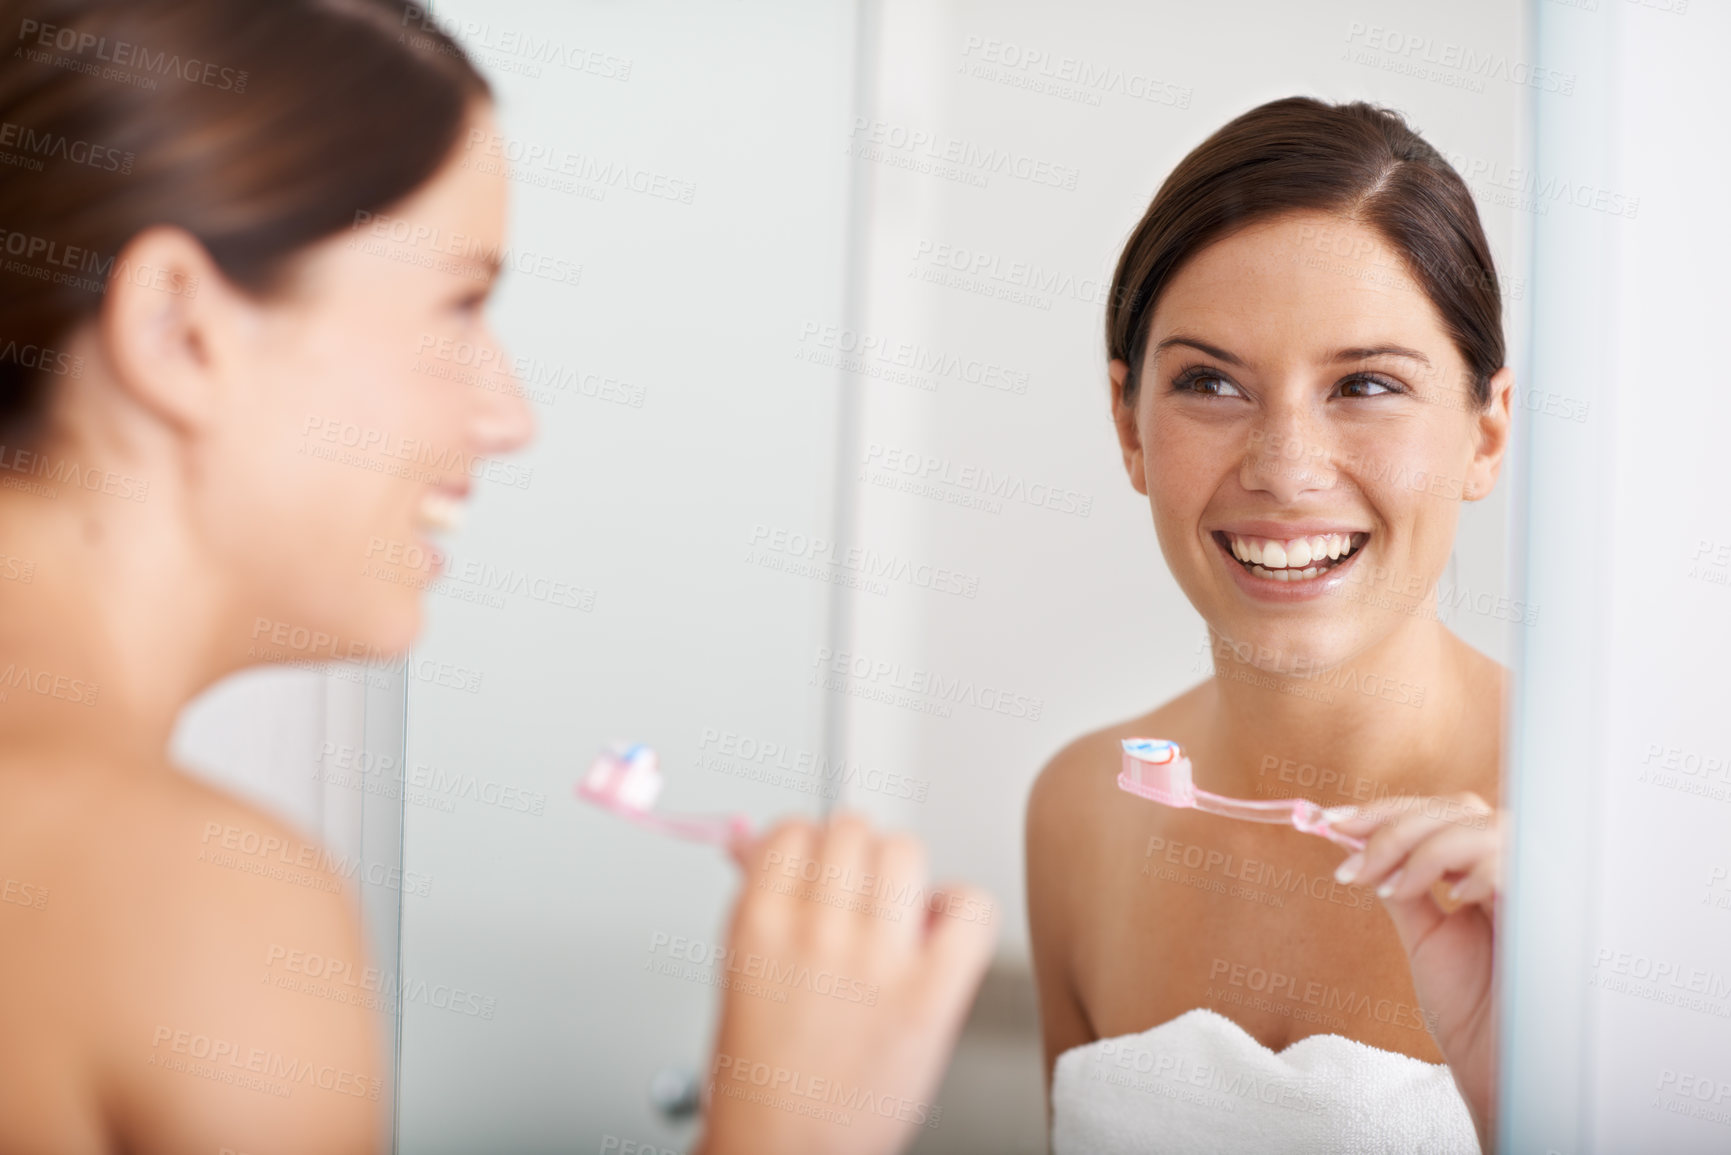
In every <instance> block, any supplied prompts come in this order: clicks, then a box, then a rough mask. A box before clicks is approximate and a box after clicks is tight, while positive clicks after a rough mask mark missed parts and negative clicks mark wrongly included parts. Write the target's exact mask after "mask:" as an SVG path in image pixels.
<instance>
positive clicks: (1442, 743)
mask: <svg viewBox="0 0 1731 1155" xmlns="http://www.w3.org/2000/svg"><path fill="white" fill-rule="evenodd" d="M1210 638H1211V641H1212V643H1213V645H1212V650H1213V658H1214V679H1213V682H1212V685H1211V687H1210V690H1209V697H1208V698H1207V699H1205V700H1206V701H1208V702H1210V703H1212V709H1211V710H1210V711H1209V713H1210V715H1211V717H1212V721H1211V722H1210V724H1208V725H1207V726H1206V727H1205V728H1204V733H1205V734H1206V735H1207V739H1208V749H1209V754H1210V758H1211V761H1212V762H1213V764H1212V765H1209V766H1204V767H1198V768H1197V771H1196V782H1197V785H1198V786H1200V787H1202V788H1203V789H1205V790H1211V791H1213V792H1215V793H1218V794H1226V795H1231V796H1233V797H1240V798H1287V797H1299V798H1310V799H1312V800H1313V801H1315V802H1318V803H1321V804H1322V805H1324V806H1338V805H1347V804H1360V805H1362V804H1364V803H1366V802H1369V801H1372V800H1374V799H1376V798H1379V797H1383V796H1385V795H1388V794H1437V793H1445V792H1450V791H1455V790H1463V789H1470V788H1475V787H1477V786H1478V785H1479V783H1478V781H1477V779H1476V777H1475V775H1476V773H1477V771H1478V769H1479V768H1478V767H1477V766H1476V765H1470V764H1468V762H1467V760H1466V759H1463V758H1460V757H1459V756H1458V753H1459V751H1461V750H1462V749H1463V748H1464V745H1465V744H1464V743H1463V742H1462V741H1461V740H1460V738H1461V735H1460V728H1461V726H1462V725H1463V724H1464V723H1465V722H1466V720H1467V717H1466V716H1467V710H1466V707H1467V688H1466V687H1465V685H1464V681H1465V676H1466V674H1465V669H1464V665H1463V661H1462V651H1463V650H1464V648H1465V647H1464V644H1463V643H1462V642H1460V641H1459V640H1458V639H1456V638H1455V637H1454V636H1453V635H1452V634H1451V633H1449V632H1448V630H1447V628H1446V627H1444V626H1443V625H1442V624H1441V623H1439V622H1436V621H1435V620H1432V619H1429V618H1424V617H1405V618H1404V620H1403V621H1402V622H1401V624H1400V627H1399V628H1398V629H1396V630H1395V631H1394V632H1393V633H1391V634H1389V635H1388V636H1386V637H1384V638H1382V639H1381V640H1379V641H1378V642H1377V643H1376V644H1375V645H1373V646H1371V647H1370V648H1368V649H1366V650H1365V651H1363V652H1361V653H1359V654H1357V655H1355V656H1354V657H1352V658H1351V659H1350V660H1348V661H1346V662H1343V663H1341V664H1339V665H1336V666H1331V667H1323V666H1320V665H1312V664H1306V663H1303V662H1296V663H1294V662H1290V661H1289V662H1286V663H1284V665H1279V664H1276V663H1273V662H1271V661H1270V660H1269V659H1268V657H1267V655H1266V654H1263V655H1257V654H1253V653H1250V652H1248V651H1247V649H1246V647H1243V646H1239V647H1236V648H1235V647H1234V646H1233V645H1232V644H1231V643H1230V642H1228V641H1227V640H1225V639H1223V638H1221V637H1220V636H1219V635H1218V634H1215V633H1213V631H1210ZM1258 661H1260V664H1256V663H1257V662H1258ZM1472 745H1473V746H1474V747H1475V748H1476V747H1477V746H1478V743H1477V742H1474V743H1472Z"/></svg>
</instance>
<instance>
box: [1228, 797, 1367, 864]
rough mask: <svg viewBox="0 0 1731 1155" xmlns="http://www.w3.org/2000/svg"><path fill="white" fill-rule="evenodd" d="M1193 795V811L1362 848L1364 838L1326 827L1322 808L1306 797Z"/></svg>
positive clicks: (1349, 847)
mask: <svg viewBox="0 0 1731 1155" xmlns="http://www.w3.org/2000/svg"><path fill="white" fill-rule="evenodd" d="M1195 794H1196V809H1198V810H1205V811H1207V812H1208V813H1210V814H1219V815H1222V816H1223V817H1226V818H1238V819H1242V820H1244V821H1246V822H1272V823H1274V824H1276V825H1278V826H1291V827H1293V828H1294V829H1296V830H1301V831H1303V832H1304V833H1305V834H1314V835H1316V836H1317V837H1319V838H1326V839H1328V840H1329V841H1330V842H1332V843H1334V844H1335V845H1336V846H1344V847H1346V848H1347V849H1348V850H1363V849H1364V839H1362V838H1354V837H1353V836H1352V835H1350V834H1342V833H1340V832H1339V831H1337V830H1335V829H1333V828H1332V827H1330V826H1329V824H1328V821H1327V820H1326V819H1324V818H1323V817H1322V807H1320V806H1318V805H1317V804H1316V803H1314V802H1312V801H1310V800H1309V799H1306V798H1279V799H1272V800H1268V801H1261V802H1250V801H1246V800H1245V799H1241V798H1227V797H1225V796H1223V795H1220V794H1211V793H1209V792H1208V791H1206V790H1197V791H1196V792H1195Z"/></svg>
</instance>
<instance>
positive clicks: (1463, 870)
mask: <svg viewBox="0 0 1731 1155" xmlns="http://www.w3.org/2000/svg"><path fill="white" fill-rule="evenodd" d="M1354 809H1356V813H1355V814H1354V815H1353V816H1351V817H1348V818H1341V819H1338V820H1334V821H1331V823H1330V825H1331V826H1333V827H1334V829H1336V830H1339V831H1341V832H1342V833H1345V834H1353V835H1357V836H1360V837H1365V838H1367V841H1366V843H1365V847H1364V849H1363V850H1362V851H1360V852H1358V853H1356V854H1354V855H1353V856H1352V857H1350V858H1348V859H1347V860H1346V861H1345V862H1343V863H1342V864H1341V873H1340V874H1337V875H1336V877H1337V878H1339V879H1340V881H1342V882H1348V881H1350V882H1353V883H1355V884H1357V885H1360V886H1374V887H1377V894H1378V896H1379V897H1381V898H1382V900H1383V905H1384V906H1385V907H1387V909H1388V913H1389V917H1390V918H1391V919H1393V920H1394V926H1395V931H1396V932H1397V933H1398V934H1399V935H1400V941H1401V945H1402V946H1403V947H1404V948H1405V949H1406V953H1407V959H1408V960H1409V961H1410V963H1411V964H1412V982H1413V990H1414V991H1415V992H1416V993H1417V995H1418V1001H1419V1005H1420V1006H1421V1007H1423V1008H1424V1010H1425V1011H1426V1012H1427V1016H1426V1017H1427V1018H1428V1019H1429V1020H1430V1021H1431V1023H1432V1030H1431V1033H1432V1035H1433V1036H1434V1037H1435V1038H1436V1043H1437V1047H1438V1049H1439V1050H1441V1051H1442V1053H1443V1058H1444V1060H1445V1061H1446V1062H1447V1063H1448V1065H1449V1070H1450V1071H1451V1072H1452V1073H1453V1074H1454V1079H1455V1086H1457V1087H1458V1088H1459V1089H1460V1092H1461V1097H1462V1098H1464V1099H1465V1100H1466V1103H1467V1107H1468V1108H1469V1109H1470V1110H1471V1112H1472V1116H1473V1126H1474V1127H1475V1128H1476V1129H1477V1131H1478V1136H1479V1147H1480V1149H1481V1150H1483V1151H1484V1152H1486V1153H1487V1155H1488V1153H1489V1152H1490V1151H1491V1150H1492V1144H1493V1142H1494V1140H1495V1132H1496V1102H1495V1098H1496V1048H1497V1039H1496V1026H1497V1023H1496V1013H1495V1003H1494V999H1493V992H1492V946H1493V942H1492V940H1493V938H1494V932H1495V928H1496V904H1497V895H1498V892H1499V891H1500V889H1501V887H1502V849H1503V816H1502V813H1501V812H1500V811H1498V810H1495V809H1493V808H1492V807H1491V806H1489V805H1488V804H1487V803H1486V802H1485V801H1484V800H1483V799H1482V798H1480V797H1479V796H1478V795H1476V794H1471V793H1462V794H1452V795H1447V796H1440V797H1426V798H1414V797H1391V798H1384V799H1380V800H1378V801H1377V802H1376V803H1374V804H1372V805H1369V806H1361V807H1357V808H1354ZM1349 869H1350V870H1351V871H1352V873H1351V875H1350V876H1346V872H1347V871H1348V870H1349ZM1439 882H1447V883H1449V884H1452V889H1451V888H1450V887H1443V886H1438V885H1437V884H1438V883H1439ZM1439 892H1441V893H1439Z"/></svg>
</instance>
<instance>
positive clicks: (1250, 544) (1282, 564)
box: [1226, 533, 1353, 581]
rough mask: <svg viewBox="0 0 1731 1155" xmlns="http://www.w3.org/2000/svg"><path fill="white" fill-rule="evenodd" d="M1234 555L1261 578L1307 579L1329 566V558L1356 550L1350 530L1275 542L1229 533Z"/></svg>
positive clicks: (1229, 541) (1342, 555) (1228, 541)
mask: <svg viewBox="0 0 1731 1155" xmlns="http://www.w3.org/2000/svg"><path fill="white" fill-rule="evenodd" d="M1226 539H1227V543H1228V544H1229V545H1230V546H1231V547H1232V556H1233V557H1236V558H1237V559H1238V560H1239V561H1241V562H1244V563H1246V564H1247V565H1249V566H1250V567H1251V572H1253V573H1255V574H1256V575H1257V576H1258V577H1265V578H1272V579H1274V580H1275V581H1306V580H1308V579H1310V578H1313V577H1315V576H1316V575H1317V574H1320V573H1324V572H1326V571H1327V570H1328V569H1329V568H1331V567H1329V566H1327V565H1322V564H1318V563H1322V562H1325V561H1330V562H1332V561H1338V560H1340V559H1341V558H1342V557H1345V556H1347V555H1348V554H1350V553H1352V552H1353V544H1352V543H1353V535H1352V534H1350V533H1327V534H1316V535H1314V536H1311V537H1295V538H1292V539H1291V540H1290V541H1274V540H1271V539H1269V538H1260V537H1238V536H1236V535H1234V534H1227V535H1226Z"/></svg>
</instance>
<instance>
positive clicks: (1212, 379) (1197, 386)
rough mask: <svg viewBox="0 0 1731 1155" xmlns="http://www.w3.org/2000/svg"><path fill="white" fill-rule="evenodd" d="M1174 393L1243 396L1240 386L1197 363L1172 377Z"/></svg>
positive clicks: (1206, 395) (1216, 371) (1215, 370)
mask: <svg viewBox="0 0 1731 1155" xmlns="http://www.w3.org/2000/svg"><path fill="white" fill-rule="evenodd" d="M1172 391H1173V392H1174V393H1196V394H1200V395H1201V396H1203V397H1242V396H1244V394H1243V393H1241V392H1240V391H1239V389H1238V386H1237V385H1235V384H1233V383H1232V381H1231V380H1230V379H1229V378H1227V377H1226V376H1224V375H1223V374H1221V373H1220V371H1219V370H1217V369H1210V368H1208V367H1207V366H1205V365H1197V366H1195V367H1194V368H1190V369H1186V370H1184V372H1182V373H1180V374H1178V376H1176V377H1174V378H1173V379H1172Z"/></svg>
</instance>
